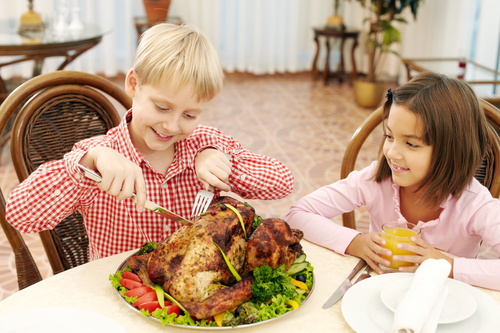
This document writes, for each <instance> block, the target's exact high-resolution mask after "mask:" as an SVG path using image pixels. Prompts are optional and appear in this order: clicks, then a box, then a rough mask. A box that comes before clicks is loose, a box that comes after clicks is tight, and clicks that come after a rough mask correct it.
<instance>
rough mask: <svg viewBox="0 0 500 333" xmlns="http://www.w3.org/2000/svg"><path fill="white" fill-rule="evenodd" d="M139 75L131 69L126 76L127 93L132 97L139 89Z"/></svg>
mask: <svg viewBox="0 0 500 333" xmlns="http://www.w3.org/2000/svg"><path fill="white" fill-rule="evenodd" d="M137 85H138V82H137V77H136V76H135V72H134V70H133V69H131V70H130V71H129V72H128V73H127V76H126V77H125V93H126V94H127V95H128V97H130V98H134V96H135V92H136V91H137Z"/></svg>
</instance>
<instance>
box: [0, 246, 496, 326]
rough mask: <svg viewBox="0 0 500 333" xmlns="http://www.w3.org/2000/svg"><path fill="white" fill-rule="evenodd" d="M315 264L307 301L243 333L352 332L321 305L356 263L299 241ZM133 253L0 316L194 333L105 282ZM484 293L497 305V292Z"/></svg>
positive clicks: (71, 276)
mask: <svg viewBox="0 0 500 333" xmlns="http://www.w3.org/2000/svg"><path fill="white" fill-rule="evenodd" d="M301 244H302V246H303V248H304V251H305V253H306V254H307V259H308V260H309V261H310V262H311V264H312V265H313V266H314V276H315V284H314V289H313V291H312V294H311V296H310V297H309V299H308V300H307V301H306V302H305V303H304V304H302V305H301V306H300V307H299V308H298V309H297V310H295V311H293V312H292V313H289V314H287V315H285V316H284V317H282V318H278V319H276V320H272V321H270V322H268V323H263V324H261V325H256V326H253V327H249V328H246V329H244V332H259V333H260V332H263V333H266V332H269V333H276V332H353V331H352V329H351V328H350V327H349V325H348V324H347V323H346V322H345V320H344V318H343V317H342V313H341V302H337V303H336V304H335V305H334V306H332V307H330V308H328V309H326V310H323V309H322V308H321V306H322V305H323V303H324V302H325V301H326V300H327V298H328V297H329V296H330V295H331V294H332V293H333V292H334V290H335V289H336V288H337V287H338V286H339V285H340V284H341V283H342V281H343V280H344V279H345V278H346V277H347V275H348V274H349V272H350V271H351V270H352V268H353V267H354V266H355V265H356V263H357V262H358V261H359V259H358V258H355V257H350V256H341V255H338V254H336V253H334V252H332V251H330V250H327V249H325V248H322V247H320V246H317V245H314V244H312V243H310V242H307V241H304V240H303V241H302V242H301ZM131 253H133V251H130V252H127V253H123V254H119V255H115V256H111V257H107V258H104V259H101V260H97V261H93V262H90V263H88V264H85V265H82V266H79V267H76V268H73V269H71V270H68V271H65V272H63V273H60V274H57V275H55V276H52V277H50V278H48V279H46V280H43V281H42V282H39V283H37V284H34V285H32V286H30V287H28V288H26V289H23V290H21V291H19V292H17V293H15V294H13V295H12V296H10V297H8V298H6V299H5V300H3V301H2V302H0V316H2V315H6V314H9V313H14V312H18V311H28V312H29V311H36V309H37V308H44V307H72V308H78V309H84V310H88V311H95V312H98V313H100V314H102V315H105V316H107V317H109V318H111V319H113V320H115V321H117V322H119V323H120V324H121V325H123V327H125V328H126V329H127V331H129V332H162V333H164V332H166V331H168V332H179V333H181V332H184V333H185V332H187V331H195V330H194V329H193V330H191V329H187V328H176V327H172V326H168V327H163V326H161V324H160V323H159V322H157V321H155V320H152V319H150V318H146V317H144V316H142V315H139V314H138V313H137V312H136V311H134V310H132V309H131V308H130V307H129V306H128V305H127V304H125V303H124V302H123V301H122V300H121V299H120V297H119V296H118V294H117V293H116V291H115V289H114V288H113V287H112V286H111V283H110V282H109V279H108V278H109V275H110V274H111V273H114V272H115V271H116V269H117V267H118V266H119V265H120V264H121V263H122V262H123V260H124V259H125V258H127V257H128V256H129V255H130V254H131ZM481 290H484V291H485V292H486V293H487V294H488V295H490V296H492V297H494V298H495V300H496V301H497V302H499V303H500V292H496V291H492V290H485V289H481Z"/></svg>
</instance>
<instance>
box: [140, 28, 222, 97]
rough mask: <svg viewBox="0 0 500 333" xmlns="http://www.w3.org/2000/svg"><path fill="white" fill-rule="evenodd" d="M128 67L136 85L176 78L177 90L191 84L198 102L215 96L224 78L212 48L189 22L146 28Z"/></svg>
mask: <svg viewBox="0 0 500 333" xmlns="http://www.w3.org/2000/svg"><path fill="white" fill-rule="evenodd" d="M132 69H133V70H134V72H135V74H136V77H137V79H138V81H139V84H143V85H158V84H159V83H160V82H161V81H163V80H167V81H172V80H176V84H177V85H178V87H177V88H178V89H182V88H185V87H186V86H189V85H194V94H195V96H196V97H197V99H198V101H201V100H210V99H212V98H213V97H214V96H215V95H217V93H218V92H219V91H220V90H221V89H222V81H223V79H224V74H223V72H222V68H221V65H220V62H219V57H218V55H217V52H216V51H215V48H214V47H213V45H212V44H211V43H210V42H209V41H208V39H207V38H206V37H205V36H204V35H203V34H202V33H201V32H199V31H198V29H197V28H196V27H195V26H193V25H176V24H170V23H161V24H157V25H154V26H153V27H151V28H149V29H148V30H146V32H144V33H143V34H142V36H141V38H140V41H139V46H138V47H137V52H136V55H135V60H134V65H133V67H132Z"/></svg>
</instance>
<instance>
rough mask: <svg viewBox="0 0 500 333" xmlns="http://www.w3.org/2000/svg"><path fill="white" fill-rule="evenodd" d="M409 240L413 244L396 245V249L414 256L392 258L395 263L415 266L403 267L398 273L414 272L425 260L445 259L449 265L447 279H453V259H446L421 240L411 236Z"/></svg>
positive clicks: (442, 254) (445, 256)
mask: <svg viewBox="0 0 500 333" xmlns="http://www.w3.org/2000/svg"><path fill="white" fill-rule="evenodd" d="M410 240H411V241H412V242H413V243H415V245H413V244H407V243H398V244H397V248H398V249H401V250H406V251H411V252H413V253H415V255H395V256H394V257H393V259H394V260H396V261H406V262H413V263H415V264H417V265H415V266H405V267H400V268H399V271H401V272H415V271H416V270H417V268H418V265H420V264H421V263H423V262H424V261H425V260H427V259H431V258H432V259H446V260H448V262H449V263H450V264H451V271H450V275H449V278H453V258H451V257H448V256H447V255H446V254H444V253H443V252H441V251H440V250H437V249H435V248H433V247H432V246H430V245H429V244H427V243H426V242H425V241H424V240H423V239H422V238H420V237H417V236H413V237H411V238H410Z"/></svg>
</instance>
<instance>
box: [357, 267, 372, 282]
mask: <svg viewBox="0 0 500 333" xmlns="http://www.w3.org/2000/svg"><path fill="white" fill-rule="evenodd" d="M371 271H372V268H371V267H370V266H368V267H366V268H365V271H364V272H363V273H361V274H360V275H359V276H358V279H357V280H356V282H354V283H353V284H356V283H358V282H359V281H363V280H366V279H368V278H369V277H371V275H370V272H371Z"/></svg>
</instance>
